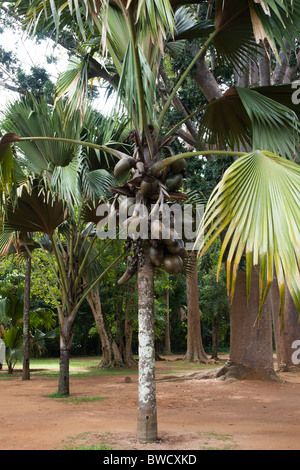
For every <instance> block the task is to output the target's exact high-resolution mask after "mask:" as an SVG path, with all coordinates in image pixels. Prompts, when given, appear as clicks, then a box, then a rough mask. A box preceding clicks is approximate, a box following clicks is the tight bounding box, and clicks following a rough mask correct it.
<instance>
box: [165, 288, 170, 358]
mask: <svg viewBox="0 0 300 470" xmlns="http://www.w3.org/2000/svg"><path fill="white" fill-rule="evenodd" d="M165 319H166V324H165V348H164V353H165V354H171V335H170V289H169V288H167V290H166V314H165Z"/></svg>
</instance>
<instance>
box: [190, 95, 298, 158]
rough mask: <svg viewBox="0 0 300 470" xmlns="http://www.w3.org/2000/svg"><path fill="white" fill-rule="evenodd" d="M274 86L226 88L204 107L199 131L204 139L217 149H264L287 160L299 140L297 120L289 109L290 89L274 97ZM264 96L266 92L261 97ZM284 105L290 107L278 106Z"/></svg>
mask: <svg viewBox="0 0 300 470" xmlns="http://www.w3.org/2000/svg"><path fill="white" fill-rule="evenodd" d="M276 88H277V87H266V88H261V89H260V87H258V88H254V89H250V90H249V89H245V88H239V87H233V88H230V89H229V90H228V91H227V92H225V94H224V95H223V97H221V98H219V99H217V100H214V101H213V102H211V103H209V105H208V106H207V108H206V110H205V113H204V116H203V119H202V120H201V124H200V129H199V142H200V139H204V138H205V140H206V141H207V142H208V143H209V144H210V145H216V144H217V145H218V146H219V147H220V148H227V147H229V148H232V149H233V148H235V147H237V148H239V147H240V145H243V146H244V147H245V148H247V147H248V148H249V147H252V148H253V149H258V148H263V149H268V150H270V151H272V152H274V153H276V154H278V153H279V154H280V155H283V156H284V155H287V156H288V157H291V156H292V154H293V153H294V151H295V148H296V146H297V144H298V140H299V128H298V118H297V115H296V114H295V112H294V109H293V107H292V96H291V95H292V90H291V89H290V90H289V96H290V103H289V102H288V99H287V96H286V95H287V94H288V90H287V88H286V87H285V93H284V94H283V93H281V94H280V95H279V96H278V97H277V95H276ZM264 93H266V94H267V93H269V95H270V96H272V98H274V99H271V98H269V97H268V96H264ZM283 102H286V104H287V105H289V104H290V105H291V106H290V107H287V106H285V105H284V104H282V103H283Z"/></svg>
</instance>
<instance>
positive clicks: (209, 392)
mask: <svg viewBox="0 0 300 470" xmlns="http://www.w3.org/2000/svg"><path fill="white" fill-rule="evenodd" d="M167 366H168V363H167V361H163V362H160V361H159V362H158V363H157V370H158V371H161V372H163V371H164V368H166V367H167ZM165 370H166V369H165ZM3 374H4V371H0V378H3ZM125 377H126V376H125V375H114V376H109V375H107V376H93V377H86V378H82V379H81V378H74V379H71V385H70V388H71V398H72V397H91V398H92V397H103V399H102V400H97V401H90V402H89V401H82V402H79V403H74V402H72V401H70V400H66V399H63V400H58V399H54V398H50V397H48V396H47V395H49V394H51V393H54V392H56V391H57V380H55V379H50V378H46V377H37V376H34V375H32V376H31V379H30V381H22V380H21V378H20V377H15V378H13V379H12V380H1V381H0V403H1V406H0V450H60V449H67V450H68V449H74V448H76V447H77V448H78V446H80V445H81V446H84V447H88V446H89V447H91V446H97V447H98V448H99V446H100V445H103V446H104V449H115V450H132V449H136V450H181V451H183V450H201V449H220V450H223V449H230V450H299V449H300V373H299V372H295V373H291V372H290V373H281V374H280V377H281V378H282V379H283V380H284V381H285V382H284V383H274V382H260V381H241V382H237V381H234V382H229V383H226V382H223V381H220V380H215V379H209V380H199V379H198V380H189V381H173V380H172V381H165V380H163V381H161V380H160V379H161V378H162V377H166V375H161V374H160V375H158V376H157V378H158V379H159V380H158V381H157V408H158V426H159V438H160V440H159V441H158V442H157V443H155V444H151V445H150V444H148V445H141V444H138V443H137V442H136V434H135V433H136V421H137V397H138V384H137V380H138V377H137V375H131V382H129V383H127V381H125Z"/></svg>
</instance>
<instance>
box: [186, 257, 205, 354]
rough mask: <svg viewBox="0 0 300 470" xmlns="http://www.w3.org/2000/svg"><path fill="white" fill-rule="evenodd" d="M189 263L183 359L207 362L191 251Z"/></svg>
mask: <svg viewBox="0 0 300 470" xmlns="http://www.w3.org/2000/svg"><path fill="white" fill-rule="evenodd" d="M189 257H190V261H191V273H189V275H188V276H187V326H188V331H187V351H186V355H185V359H186V360H188V361H198V362H204V363H206V362H207V356H206V354H205V352H204V349H203V344H202V336H201V325H200V309H199V292H198V270H197V253H196V252H195V251H192V252H191V253H190V255H189Z"/></svg>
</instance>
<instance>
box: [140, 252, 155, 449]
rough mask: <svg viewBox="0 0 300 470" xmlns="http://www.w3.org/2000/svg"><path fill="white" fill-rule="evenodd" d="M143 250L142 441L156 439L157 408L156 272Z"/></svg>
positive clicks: (141, 297) (141, 270) (141, 295)
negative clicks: (155, 342)
mask: <svg viewBox="0 0 300 470" xmlns="http://www.w3.org/2000/svg"><path fill="white" fill-rule="evenodd" d="M147 249H148V247H146V249H145V250H144V265H143V266H139V267H138V292H139V298H138V314H139V398H138V425H137V439H138V441H139V442H141V443H149V442H154V441H156V440H157V411H156V384H155V346H154V300H153V299H154V273H153V266H152V263H151V261H150V258H149V256H148V253H147V251H146V250H147Z"/></svg>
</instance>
